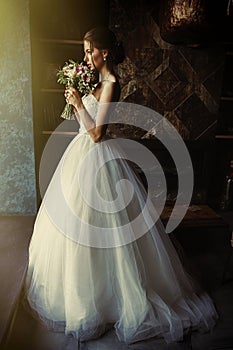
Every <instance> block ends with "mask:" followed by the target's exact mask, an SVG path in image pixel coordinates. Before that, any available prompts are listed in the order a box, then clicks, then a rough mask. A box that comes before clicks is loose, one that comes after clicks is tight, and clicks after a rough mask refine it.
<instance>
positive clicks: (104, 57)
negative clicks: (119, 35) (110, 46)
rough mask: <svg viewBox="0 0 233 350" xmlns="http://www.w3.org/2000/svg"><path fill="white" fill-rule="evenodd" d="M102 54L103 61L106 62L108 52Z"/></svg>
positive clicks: (104, 51) (103, 51)
mask: <svg viewBox="0 0 233 350" xmlns="http://www.w3.org/2000/svg"><path fill="white" fill-rule="evenodd" d="M102 54H103V60H104V61H106V59H107V56H108V50H102Z"/></svg>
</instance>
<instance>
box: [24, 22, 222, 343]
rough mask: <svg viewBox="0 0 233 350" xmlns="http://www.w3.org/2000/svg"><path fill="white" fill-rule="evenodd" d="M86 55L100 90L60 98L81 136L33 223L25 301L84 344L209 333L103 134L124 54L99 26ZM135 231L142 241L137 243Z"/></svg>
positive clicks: (173, 257) (202, 302)
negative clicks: (103, 338)
mask: <svg viewBox="0 0 233 350" xmlns="http://www.w3.org/2000/svg"><path fill="white" fill-rule="evenodd" d="M84 54H85V58H84V59H85V61H86V62H87V64H88V66H89V67H91V68H92V69H95V70H97V71H98V72H99V74H100V82H99V83H98V85H97V87H96V89H95V90H94V91H93V93H91V94H89V95H87V96H84V97H83V98H81V97H80V95H79V92H78V91H76V90H75V89H74V88H72V87H68V88H67V89H66V91H65V97H66V101H67V102H68V103H69V104H72V105H73V107H74V110H75V114H76V117H77V119H78V121H79V123H80V130H79V134H78V135H77V136H76V137H75V138H74V139H73V140H72V142H71V143H70V145H69V146H68V148H67V150H66V151H65V153H64V155H63V157H62V159H61V161H60V163H59V165H58V167H57V169H56V172H55V173H54V176H53V178H52V180H51V183H50V185H49V187H48V189H47V192H46V195H45V197H44V199H43V202H42V204H41V207H40V211H39V213H38V216H37V219H36V222H35V227H34V232H33V236H32V240H31V243H30V254H29V268H28V273H27V279H26V288H27V298H28V301H29V303H30V305H31V307H32V308H33V309H34V310H36V311H37V313H38V315H39V317H40V318H41V319H42V320H43V321H44V322H45V323H46V324H47V325H49V326H50V327H51V328H52V329H54V330H61V331H63V330H64V331H65V332H66V333H67V334H68V333H72V334H74V335H75V336H76V337H77V339H78V340H80V341H85V340H89V339H92V338H97V337H99V336H100V335H102V334H103V333H104V332H105V331H106V330H107V329H109V328H111V327H115V330H116V333H117V336H118V338H119V340H121V341H124V342H126V343H132V342H136V341H139V340H144V339H148V338H151V337H156V336H159V337H163V338H164V339H165V341H166V342H172V341H177V340H181V339H182V337H183V334H184V332H187V331H189V330H193V329H200V330H209V329H210V328H212V327H213V325H214V324H215V319H216V317H217V315H216V311H215V309H214V306H213V304H212V301H211V300H210V298H209V297H208V295H206V294H204V293H202V292H199V293H198V294H197V293H195V291H194V287H193V284H192V282H191V280H190V278H189V277H188V276H187V274H186V273H185V271H184V269H183V267H182V265H181V263H180V261H179V258H178V256H177V254H176V251H175V249H174V247H173V245H172V244H171V242H170V240H169V238H168V236H167V235H166V233H165V231H164V228H163V226H162V224H161V222H160V221H157V222H156V224H153V225H151V222H152V221H153V218H152V216H151V212H152V211H153V208H152V211H151V208H147V204H146V196H147V194H146V192H145V190H144V187H143V185H142V184H141V182H140V181H139V179H138V177H137V176H136V175H135V173H134V172H133V170H132V169H131V168H130V166H129V165H128V163H127V161H126V160H125V159H124V155H123V153H122V151H121V149H120V148H119V147H118V146H116V145H115V144H112V143H111V142H109V141H111V140H108V139H107V138H106V136H105V133H106V123H107V119H108V114H109V110H110V106H111V102H113V101H117V100H118V98H119V95H120V88H119V83H118V81H117V78H116V75H115V73H114V70H113V67H114V65H115V64H117V63H119V62H120V61H122V59H123V56H122V50H121V47H120V46H119V45H118V44H117V42H116V38H115V36H114V34H113V33H112V32H111V31H109V30H108V29H106V28H95V29H93V30H91V31H89V32H88V33H87V34H86V35H85V37H84ZM124 179H126V180H127V181H128V182H127V181H126V182H124V181H122V180H124ZM129 183H130V184H131V188H133V191H134V193H133V194H132V193H131V194H132V196H131V197H130V200H131V201H129V192H130V191H129V186H128V184H129ZM119 198H120V200H118V199H119ZM122 203H123V204H125V206H124V207H123V206H122ZM154 211H155V209H154ZM141 213H143V216H142V215H141V216H140V214H141ZM152 215H153V214H152ZM139 216H140V220H138V221H135V220H136V219H137V218H138V217H139ZM133 222H134V224H133ZM135 222H136V223H137V224H136V225H135ZM131 223H132V224H131ZM145 228H146V229H145ZM134 230H139V231H140V230H141V232H143V230H144V232H145V233H144V234H142V235H141V237H139V238H138V237H137V236H136V235H135V236H134V234H135V232H134Z"/></svg>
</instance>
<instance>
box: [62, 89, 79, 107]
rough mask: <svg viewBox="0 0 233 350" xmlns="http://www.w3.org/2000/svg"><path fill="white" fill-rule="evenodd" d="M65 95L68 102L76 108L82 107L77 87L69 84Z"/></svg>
mask: <svg viewBox="0 0 233 350" xmlns="http://www.w3.org/2000/svg"><path fill="white" fill-rule="evenodd" d="M64 95H65V98H66V102H67V103H69V104H70V105H73V106H74V107H75V109H77V110H78V109H79V108H80V107H82V99H81V96H80V94H79V92H78V91H77V90H76V89H75V88H73V87H71V86H67V87H66V90H65V93H64Z"/></svg>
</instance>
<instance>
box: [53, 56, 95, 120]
mask: <svg viewBox="0 0 233 350" xmlns="http://www.w3.org/2000/svg"><path fill="white" fill-rule="evenodd" d="M57 76H58V80H57V82H58V83H59V84H63V85H65V86H72V87H74V88H75V89H77V90H78V91H79V92H80V93H81V94H82V95H85V94H89V93H90V92H91V91H92V90H93V88H94V81H95V73H94V71H93V70H91V69H90V68H88V67H87V65H85V63H83V62H81V63H78V62H75V61H73V60H69V62H66V63H65V65H64V67H63V68H62V69H59V70H58V72H57ZM61 117H62V118H64V119H68V120H71V119H75V118H74V112H73V106H72V105H70V104H68V103H67V104H66V106H65V108H64V110H63V112H62V114H61Z"/></svg>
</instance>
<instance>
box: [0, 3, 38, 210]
mask: <svg viewBox="0 0 233 350" xmlns="http://www.w3.org/2000/svg"><path fill="white" fill-rule="evenodd" d="M0 14H1V22H0V46H1V56H0V67H1V74H0V213H1V214H31V213H35V211H36V193H35V170H34V146H33V118H32V96H31V61H30V59H31V57H30V29H29V1H28V0H17V1H15V0H8V1H1V2H0Z"/></svg>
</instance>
